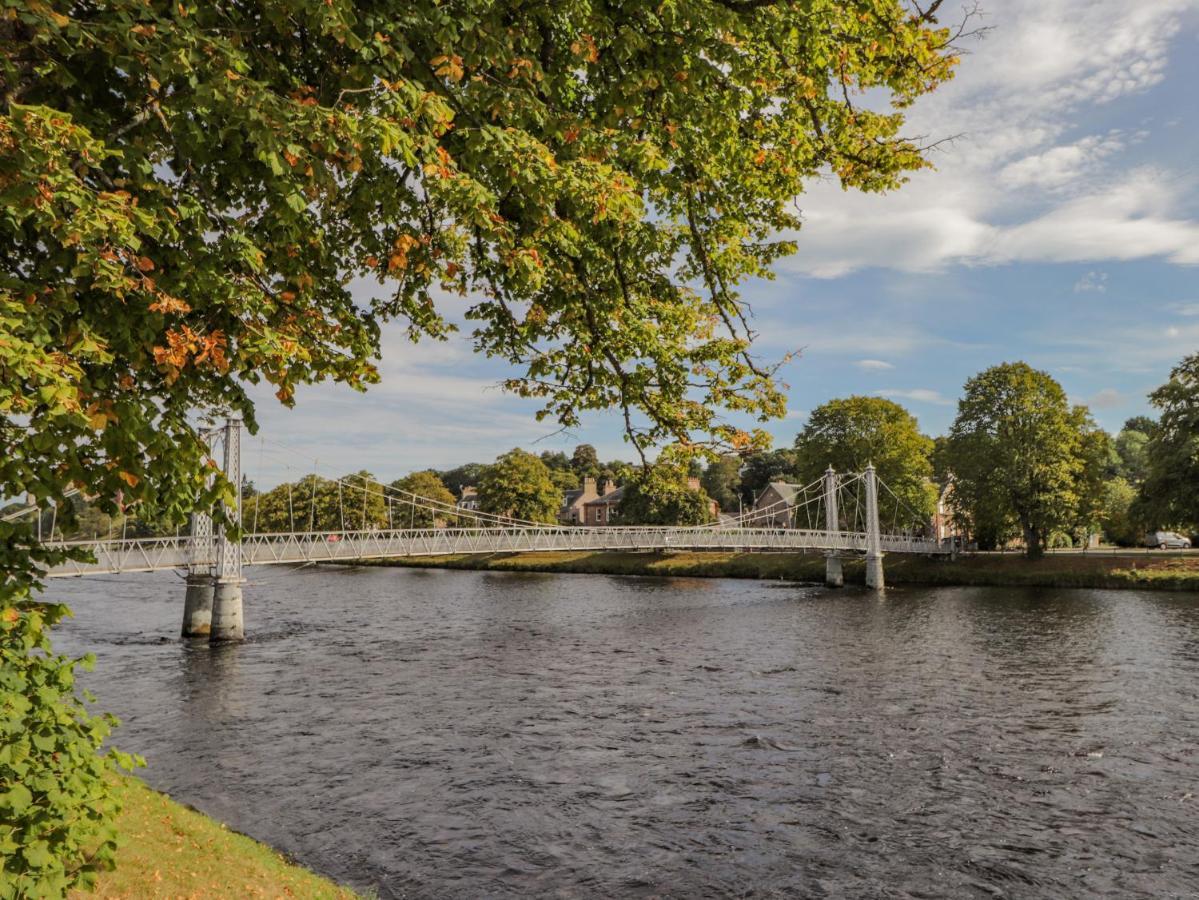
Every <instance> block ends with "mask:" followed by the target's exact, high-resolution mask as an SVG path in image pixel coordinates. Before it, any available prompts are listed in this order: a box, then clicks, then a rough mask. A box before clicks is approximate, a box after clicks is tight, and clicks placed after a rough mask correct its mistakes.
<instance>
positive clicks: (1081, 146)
mask: <svg viewBox="0 0 1199 900" xmlns="http://www.w3.org/2000/svg"><path fill="white" fill-rule="evenodd" d="M1124 147H1125V143H1124V140H1123V139H1122V138H1121V137H1120V133H1119V132H1118V131H1113V132H1111V133H1110V134H1108V135H1107V136H1099V135H1090V136H1088V137H1084V138H1082V139H1081V140H1078V141H1075V142H1074V143H1072V144H1062V145H1060V146H1057V147H1051V148H1050V149H1048V150H1045V151H1043V152H1041V153H1033V154H1030V155H1028V156H1025V157H1023V158H1022V159H1018V160H1016V161H1015V162H1010V163H1008V164H1007V165H1006V166H1004V167H1003V169H1002V170H1001V171H1000V173H999V177H1000V179H1001V180H1002V181H1003V182H1004V183H1005V184H1007V185H1008V186H1009V187H1013V188H1021V187H1031V188H1044V189H1049V190H1053V189H1055V188H1061V187H1064V186H1066V185H1069V184H1072V183H1074V182H1076V181H1077V180H1078V179H1079V178H1080V177H1081V176H1082V175H1085V174H1088V173H1089V172H1091V171H1093V170H1094V169H1095V168H1096V167H1097V166H1098V165H1099V164H1100V163H1101V162H1102V161H1103V160H1104V159H1106V158H1107V157H1109V156H1111V155H1112V154H1114V153H1116V152H1117V151H1119V150H1122V149H1124Z"/></svg>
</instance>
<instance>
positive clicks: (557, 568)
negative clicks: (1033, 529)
mask: <svg viewBox="0 0 1199 900" xmlns="http://www.w3.org/2000/svg"><path fill="white" fill-rule="evenodd" d="M376 565H395V566H413V567H429V568H445V569H484V570H489V571H508V572H577V573H588V574H596V575H674V576H689V577H701V578H764V579H782V580H786V581H807V582H821V581H823V580H824V556H823V555H822V554H819V553H806V554H805V553H734V552H692V551H676V552H669V553H653V552H646V553H633V552H628V553H623V552H592V551H577V552H560V553H552V552H532V553H502V554H494V555H491V556H473V555H469V554H460V555H456V556H423V557H409V558H404V559H392V560H380V561H379V562H378V563H376ZM844 568H845V580H846V582H847V583H848V584H862V583H864V581H865V568H866V567H865V565H864V563H863V561H862V559H861V558H860V557H855V558H846V560H845V563H844ZM885 572H886V579H887V583H888V584H893V585H899V584H923V585H946V586H948V585H962V586H965V585H974V586H988V585H989V586H1013V587H1059V588H1069V587H1077V588H1117V589H1118V588H1133V589H1141V590H1144V589H1151V590H1175V591H1199V556H1171V555H1168V554H1162V555H1160V556H1158V555H1156V554H1146V553H1135V552H1134V553H1129V554H1127V555H1119V554H1094V555H1074V554H1070V555H1068V554H1050V555H1047V556H1046V557H1045V558H1044V559H1040V560H1035V561H1030V560H1026V559H1024V558H1023V557H1022V556H1019V555H1017V554H979V555H976V556H962V557H959V558H958V559H954V560H951V559H948V558H928V557H922V556H909V555H904V554H898V553H895V554H889V555H888V556H887V557H886V561H885Z"/></svg>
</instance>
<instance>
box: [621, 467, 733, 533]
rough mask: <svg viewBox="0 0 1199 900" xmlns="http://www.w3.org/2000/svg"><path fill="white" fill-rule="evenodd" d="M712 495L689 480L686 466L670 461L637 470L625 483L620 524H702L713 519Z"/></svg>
mask: <svg viewBox="0 0 1199 900" xmlns="http://www.w3.org/2000/svg"><path fill="white" fill-rule="evenodd" d="M710 504H711V498H710V497H709V496H708V495H707V494H705V493H704V492H703V490H697V489H696V488H694V487H692V486H691V484H690V483H689V476H688V474H687V469H686V467H685V466H682V465H678V464H675V463H672V462H669V461H668V462H659V463H657V464H656V465H652V466H646V467H644V468H641V469H638V470H637V472H636V474H635V475H634V476H633V477H632V478H631V479H630V480H629V481H628V483H626V484H625V486H624V495H623V496H622V497H621V499H620V507H619V515H620V523H621V524H622V525H703V524H706V523H708V522H711V521H712V520H713V515H712V511H711V508H710Z"/></svg>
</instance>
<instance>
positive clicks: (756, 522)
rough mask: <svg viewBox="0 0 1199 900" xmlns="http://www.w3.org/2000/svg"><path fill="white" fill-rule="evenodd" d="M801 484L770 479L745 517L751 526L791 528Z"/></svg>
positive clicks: (747, 523)
mask: <svg viewBox="0 0 1199 900" xmlns="http://www.w3.org/2000/svg"><path fill="white" fill-rule="evenodd" d="M800 490H801V486H800V485H798V484H789V483H787V482H786V481H772V482H770V484H768V485H766V487H765V489H764V490H763V491H762V493H760V494H758V497H757V499H756V500H754V505H753V508H752V509H751V510H750V513H749V515H748V516H747V517H746V523H745V524H746V525H748V526H749V527H751V528H791V527H792V526H793V525H794V524H795V521H794V520H795V507H796V505H797V500H798V497H799V492H800Z"/></svg>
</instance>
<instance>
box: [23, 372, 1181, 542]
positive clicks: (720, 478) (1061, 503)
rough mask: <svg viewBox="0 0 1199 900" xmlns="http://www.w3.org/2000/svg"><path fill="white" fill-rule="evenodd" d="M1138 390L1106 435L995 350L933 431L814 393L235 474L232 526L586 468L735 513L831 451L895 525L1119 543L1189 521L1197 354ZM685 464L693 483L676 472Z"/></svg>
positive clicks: (362, 510) (343, 512) (336, 514)
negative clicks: (701, 450) (781, 434)
mask: <svg viewBox="0 0 1199 900" xmlns="http://www.w3.org/2000/svg"><path fill="white" fill-rule="evenodd" d="M1149 399H1150V403H1151V404H1152V406H1153V407H1154V408H1155V409H1156V410H1157V411H1158V412H1159V414H1160V418H1159V419H1153V418H1151V417H1148V416H1136V417H1133V418H1131V419H1129V420H1128V421H1127V422H1125V423H1124V426H1123V428H1122V429H1121V430H1120V431H1119V432H1118V433H1117V434H1115V435H1114V436H1113V435H1110V434H1108V433H1107V432H1106V431H1104V430H1103V429H1102V428H1100V427H1099V426H1098V425H1096V423H1095V421H1094V419H1093V417H1092V416H1091V413H1090V411H1089V410H1088V409H1087V408H1086V407H1085V406H1082V405H1079V404H1071V403H1070V402H1069V400H1068V398H1067V397H1066V394H1065V391H1064V390H1063V389H1062V387H1061V385H1060V384H1058V382H1057V381H1055V380H1054V379H1053V378H1052V377H1051V376H1050V375H1049V374H1048V373H1046V372H1042V371H1038V370H1036V369H1034V368H1032V367H1031V366H1029V365H1027V364H1026V363H1022V362H1017V363H1005V364H1003V365H998V366H993V367H991V368H989V369H987V370H985V371H983V372H980V373H979V374H978V375H975V376H974V377H973V378H971V379H969V380H968V381H967V382H966V384H965V386H964V389H963V393H962V397H961V399H960V401H959V403H958V411H957V415H956V417H955V419H954V422H953V424H952V426H951V428H950V430H949V433H948V434H946V435H944V436H941V437H937V438H935V439H934V438H931V437H929V436H927V435H925V434H923V433H922V432H921V431H920V428H919V426H918V423H917V421H916V419H915V418H914V417H913V416H912V415H911V413H909V412H908V411H907V410H906V409H904V407H903V406H901V405H900V404H898V403H896V402H894V401H892V400H888V399H886V398H883V397H873V396H871V397H867V396H851V397H846V398H840V399H835V400H830V401H829V402H827V403H824V404H822V405H820V406H818V407H816V408H815V409H814V410H813V411H812V413H811V415H810V416H809V418H808V421H807V423H806V424H805V425H804V427H803V429H802V430H801V431H800V432H799V434H798V435H796V437H795V439H794V441H793V442H792V445H791V446H790V447H784V448H779V449H776V450H771V451H758V452H753V453H748V454H744V455H727V456H719V457H715V458H713V459H710V460H709V461H708V462H707V464H706V465H702V466H701V465H700V464H698V463H697V461H695V460H694V459H685V458H682V457H679V456H677V455H675V454H674V453H672V452H670V451H668V452H666V453H664V454H663V455H662V457H661V458H660V459H659V460H658V461H657V462H656V463H653V464H651V465H649V466H645V467H642V466H634V465H632V464H630V463H627V462H624V461H621V460H609V461H601V460H600V458H599V455H598V453H597V452H596V449H595V447H594V446H592V445H591V444H580V445H578V446H577V447H576V448H575V449H574V451H573V453H571V454H570V455H568V454H566V453H565V452H562V451H544V452H542V453H540V454H533V453H530V452H528V451H525V450H521V449H519V448H517V449H513V450H511V451H509V452H507V453H505V454H503V455H502V456H500V457H499V458H498V459H496V460H495V461H494V462H492V463H478V462H472V463H466V464H463V465H460V466H456V467H454V468H450V469H443V470H434V469H426V470H422V471H418V472H413V473H410V474H408V475H405V476H404V477H403V478H400V479H397V480H395V481H392V482H390V483H389V484H386V485H384V484H381V483H380V482H379V481H378V480H377V479H376V477H375V476H374V475H373V474H372V473H370V472H367V471H359V472H352V473H349V474H347V475H344V476H342V477H340V478H325V477H322V476H320V475H317V474H309V475H304V476H302V477H300V478H299V479H297V480H296V481H292V482H288V483H284V484H280V485H278V486H276V487H274V488H271V489H270V490H268V491H265V492H261V493H260V492H258V491H257V490H256V489H255V486H254V485H253V484H252V483H251V482H249V481H244V482H243V485H242V495H243V508H242V514H243V523H244V526H245V527H246V528H247V529H248V530H252V531H260V532H283V531H307V530H310V529H311V530H316V531H337V530H342V529H348V530H355V529H381V528H388V527H394V528H431V527H446V526H453V525H469V524H473V523H477V522H478V521H480V520H481V519H482V518H487V519H490V517H492V516H505V517H511V518H516V519H522V520H526V521H532V522H545V523H552V522H555V521H556V520H557V516H558V512H559V510H560V509H561V506H562V501H563V495H564V493H565V492H567V491H571V490H577V489H579V488H581V487H582V486H583V484H584V479H588V478H591V479H595V482H596V483H597V484H601V483H603V482H605V481H607V482H610V483H612V484H614V485H616V484H619V485H622V486H624V488H625V490H624V492H623V495H622V500H621V502H620V506H619V510H618V512H619V517H620V521H621V522H622V523H625V524H677V525H691V524H702V523H704V522H707V521H710V520H711V518H712V515H711V512H710V500H715V501H716V504H717V505H718V506H719V508H720V510H721V511H722V512H725V513H730V514H737V513H738V512H742V513H744V512H746V511H748V510H749V509H750V508H752V506H753V504H754V502H755V500H756V499H757V498H758V497H759V496H760V495H761V493H762V491H764V490H765V489H766V487H767V486H768V485H769V484H770V483H771V482H779V481H782V482H788V483H797V484H810V483H812V482H815V481H817V480H818V479H820V477H821V476H822V474H823V473H824V472H825V470H826V469H827V468H829V467H830V466H831V467H832V468H834V469H835V470H837V471H838V472H841V473H857V472H860V471H862V470H863V469H864V468H865V467H866V466H867V465H869V464H873V465H874V466H875V468H876V470H877V472H878V474H879V477H880V479H881V480H882V481H883V482H885V483H886V485H887V486H888V488H889V489H890V491H891V492H892V493H893V494H894V495H895V503H896V506H897V508H898V509H899V510H900V511H901V512H902V514H903V516H905V517H906V518H905V520H904V521H903V522H900V523H897V524H903V525H910V526H915V527H920V526H921V525H922V524H924V523H927V522H928V521H929V520H930V518H931V516H932V515H933V513H934V512H935V510H936V509H937V503H938V497H939V495H940V493H941V492H942V491H944V490H945V489H946V487H947V486H951V487H950V492H949V494H948V497H949V508H950V513H951V515H952V516H953V518H954V519H955V520H956V523H957V524H958V526H959V527H960V528H961V529H962V530H963V531H964V532H965V533H966V534H967V535H968V537H969V539H970V540H971V541H973V542H974V543H976V544H977V545H978V546H979V547H980V548H983V549H991V548H997V547H1002V546H1004V545H1006V544H1009V543H1011V542H1013V541H1017V542H1020V543H1022V544H1023V546H1024V547H1025V549H1026V551H1027V553H1028V554H1029V555H1030V556H1037V555H1040V554H1041V553H1042V552H1043V551H1044V550H1045V549H1046V548H1051V547H1057V546H1069V545H1071V544H1081V543H1083V542H1085V541H1086V540H1088V538H1089V537H1090V536H1092V535H1095V534H1100V533H1102V534H1103V535H1105V536H1106V538H1107V539H1108V540H1109V541H1111V542H1113V543H1116V544H1118V545H1122V546H1131V545H1136V544H1139V543H1140V542H1141V541H1142V540H1143V539H1144V536H1145V534H1146V532H1147V531H1150V530H1153V529H1170V530H1178V531H1184V532H1191V533H1194V532H1196V531H1199V355H1196V356H1191V357H1188V358H1187V359H1185V360H1183V361H1182V362H1181V363H1180V364H1179V365H1178V366H1176V367H1175V368H1174V370H1173V371H1172V372H1171V375H1170V379H1169V381H1167V382H1166V383H1165V384H1164V385H1162V386H1161V387H1160V388H1158V389H1157V390H1155V391H1154V392H1153V393H1152V394H1151V395H1150V398H1149ZM695 476H698V477H699V482H700V488H699V490H695V489H694V488H693V486H692V484H691V483H690V482H689V478H692V477H695ZM465 487H473V488H475V489H476V490H477V492H478V501H479V509H480V510H481V511H482V513H483V514H484V516H482V517H479V516H475V515H473V514H470V513H468V512H466V511H461V510H458V509H457V503H458V498H459V497H460V496H461V493H462V490H463V488H465ZM414 496H415V497H419V498H427V499H428V500H432V501H434V502H433V504H432V505H433V507H434V508H433V509H430V508H429V505H428V504H424V503H419V502H415V501H413V500H412V498H413V497H414ZM17 506H19V504H13V505H12V507H11V508H17ZM41 528H42V533H43V534H44V535H46V536H49V535H50V534H51V533H54V534H55V535H56V536H61V537H68V538H69V537H92V536H96V535H98V536H105V535H112V536H117V535H125V536H128V537H140V536H146V535H152V534H162V533H165V531H166V530H167V529H168V526H167V525H166V524H165V523H164V522H159V521H156V520H154V519H153V518H143V517H140V516H139V515H138V509H137V507H136V506H135V507H133V508H131V509H129V510H125V511H124V512H121V513H118V514H116V515H111V514H108V513H105V512H103V511H101V510H100V509H99V507H97V506H94V505H92V504H90V503H89V502H88V501H87V500H86V499H85V498H84V497H83V496H82V495H77V496H76V497H74V498H73V499H72V503H71V505H70V506H69V507H63V508H62V509H60V510H58V511H51V510H47V511H44V512H43V513H42V522H41ZM171 530H173V529H171Z"/></svg>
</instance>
